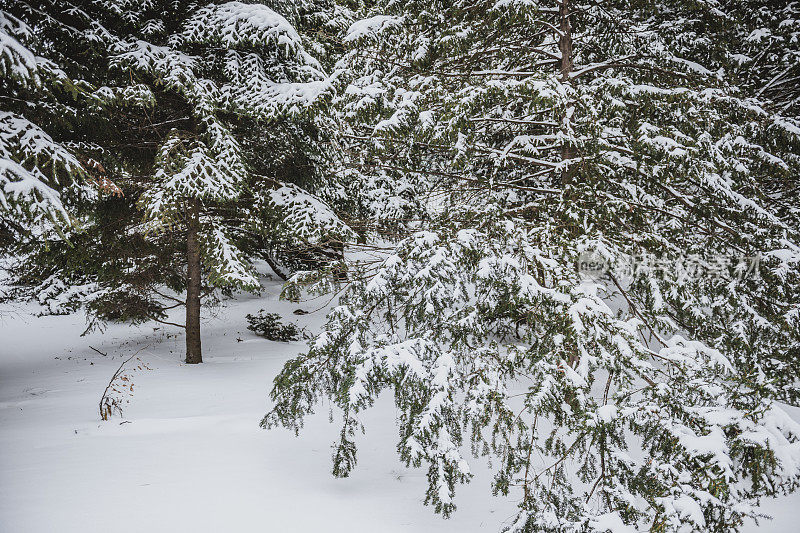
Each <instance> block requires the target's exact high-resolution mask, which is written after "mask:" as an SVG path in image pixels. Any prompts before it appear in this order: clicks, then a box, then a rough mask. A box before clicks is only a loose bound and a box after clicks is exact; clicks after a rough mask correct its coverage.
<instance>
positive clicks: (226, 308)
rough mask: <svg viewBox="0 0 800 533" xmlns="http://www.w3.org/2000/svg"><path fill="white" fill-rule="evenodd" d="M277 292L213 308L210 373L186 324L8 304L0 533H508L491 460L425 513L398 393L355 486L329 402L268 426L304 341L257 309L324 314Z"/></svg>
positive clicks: (789, 517) (788, 526)
mask: <svg viewBox="0 0 800 533" xmlns="http://www.w3.org/2000/svg"><path fill="white" fill-rule="evenodd" d="M279 289H280V287H279V285H278V284H277V283H275V282H269V283H267V285H266V288H265V290H264V292H263V293H262V295H261V296H260V297H252V296H243V297H239V298H237V299H236V300H233V301H228V302H226V303H225V304H224V305H223V306H222V307H221V308H219V309H216V310H215V311H214V312H213V313H211V314H206V316H205V319H204V322H203V328H204V330H203V350H204V358H205V361H206V362H205V363H204V364H202V365H197V366H189V365H185V364H182V363H181V355H182V353H183V337H182V336H181V335H179V334H178V335H176V330H174V329H173V328H169V327H154V326H153V325H144V326H141V327H130V326H125V325H111V326H110V327H109V328H108V329H107V330H106V332H105V333H104V334H101V333H98V332H95V333H91V334H88V335H86V336H85V337H80V336H79V335H80V333H81V332H82V331H83V330H84V328H85V323H84V317H83V316H82V315H81V314H76V315H71V316H49V317H40V318H39V317H35V316H32V315H31V314H30V311H31V310H33V307H25V306H20V307H18V308H15V309H14V310H13V312H12V313H11V314H9V313H8V311H9V309H7V308H6V309H4V311H5V312H4V313H2V316H1V317H0V531H2V532H3V533H16V532H21V533H32V532H59V533H69V532H81V533H92V532H100V531H102V532H108V531H113V532H115V533H116V532H127V531H132V532H142V531H157V532H160V531H171V532H172V531H192V532H205V531H209V532H211V531H213V532H219V531H230V532H248V531H259V532H263V531H270V532H273V531H275V532H284V531H286V532H318V531H328V532H340V531H341V532H345V531H346V532H348V533H359V532H369V533H373V532H381V533H383V532H394V531H403V532H436V531H453V532H459V533H468V532H471V531H492V532H495V531H499V530H500V529H501V528H502V525H503V524H504V523H505V522H506V521H507V520H508V519H509V518H510V517H511V516H512V515H513V513H514V505H513V502H509V501H505V500H503V499H502V498H494V497H492V496H491V494H490V492H489V480H490V476H489V474H488V471H487V470H485V469H483V468H482V466H481V465H482V463H481V462H480V461H477V460H476V461H474V465H473V466H474V470H475V471H476V473H477V475H476V477H475V479H474V480H473V482H472V483H471V484H470V485H468V486H465V487H461V488H460V490H459V491H458V494H457V500H456V501H457V503H458V505H459V509H458V510H457V511H456V513H455V514H454V516H453V517H452V518H451V519H449V520H443V519H442V518H441V517H439V516H437V515H435V514H434V513H433V512H432V510H431V509H430V508H428V507H424V506H423V505H422V499H423V495H424V490H425V473H424V471H421V470H409V469H407V468H404V467H403V466H402V465H401V464H400V463H399V462H398V460H397V458H396V454H395V442H396V439H395V426H394V409H393V406H392V404H391V399H390V398H388V397H387V398H383V401H381V402H380V403H379V405H377V406H376V408H375V409H373V410H371V411H369V412H368V413H366V414H365V417H364V422H365V425H366V427H367V434H366V435H365V436H361V437H360V439H359V442H360V446H359V464H358V466H357V467H356V469H355V472H354V473H353V475H352V476H351V477H350V478H348V479H334V478H333V477H332V476H331V475H330V470H331V461H330V455H331V448H330V446H331V444H332V443H333V441H334V439H335V438H336V433H337V426H336V425H330V424H329V423H328V409H327V407H323V408H321V409H320V411H319V412H318V414H317V415H315V416H314V417H312V418H311V419H309V420H308V423H307V425H306V428H305V430H304V431H303V432H301V434H300V437H299V438H298V437H295V436H294V435H293V434H291V433H290V432H287V431H285V430H270V431H265V430H262V429H260V428H259V427H258V422H259V420H260V418H261V416H262V415H263V414H264V412H266V410H267V409H268V408H269V405H270V404H269V400H268V397H267V393H268V390H269V388H270V385H271V382H272V378H273V377H274V376H275V375H276V373H277V372H278V371H279V370H280V368H281V366H282V364H283V363H284V361H286V360H287V359H288V358H290V357H292V356H293V355H295V354H296V353H298V352H299V351H300V350H302V349H303V343H302V342H296V343H286V344H284V343H276V342H270V341H267V340H264V339H261V338H258V337H256V336H254V335H253V334H252V333H250V332H249V331H248V330H247V329H246V328H245V324H246V322H245V318H244V317H245V315H246V314H247V313H253V312H256V311H258V310H259V309H261V308H264V309H267V310H268V311H272V312H278V313H280V314H282V315H283V316H284V318H285V319H286V320H291V321H295V322H297V323H298V324H299V325H300V326H304V327H307V328H309V329H310V330H314V329H315V328H318V327H319V325H320V323H321V322H322V319H323V312H318V313H312V314H310V315H305V316H295V315H293V314H292V311H293V310H294V309H296V308H297V307H298V305H296V304H292V303H289V302H283V301H278V298H277V295H278V293H279ZM317 305H319V304H318V303H317V304H316V305H314V304H313V303H307V304H302V305H301V306H300V307H303V308H306V309H313V308H314V307H316V306H317ZM212 315H213V316H212ZM90 346H92V347H94V348H96V349H97V350H99V351H100V352H103V353H106V354H107V355H106V356H103V355H101V354H100V353H97V352H96V351H94V350H92V349H91V348H90ZM139 350H141V352H140V354H139V358H140V359H141V361H142V362H143V363H145V364H146V365H147V367H149V369H142V370H141V371H137V372H135V373H134V374H133V377H132V380H133V382H134V392H133V395H132V396H130V403H129V404H127V405H126V407H125V410H124V415H125V416H124V418H119V417H118V416H117V417H115V418H113V419H112V420H111V421H108V422H102V421H100V419H99V415H98V401H99V399H100V396H101V394H102V392H103V390H104V389H105V387H106V384H107V383H108V380H109V378H110V377H111V375H112V374H113V373H114V371H115V370H116V369H117V367H118V366H119V364H120V362H121V361H122V360H124V358H127V357H128V356H130V355H131V354H133V353H134V352H136V351H139ZM765 512H767V513H770V514H773V515H775V516H776V519H775V520H774V521H772V522H769V523H764V524H762V528H763V529H765V530H768V531H772V532H790V531H797V527H796V526H797V520H798V519H800V497H799V495H795V496H792V497H790V498H786V499H783V500H780V501H775V502H769V503H768V504H767V505H766V506H765ZM748 530H749V531H757V530H759V528H757V527H755V526H751V527H750V528H748Z"/></svg>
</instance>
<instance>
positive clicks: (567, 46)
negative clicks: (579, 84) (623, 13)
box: [558, 0, 576, 185]
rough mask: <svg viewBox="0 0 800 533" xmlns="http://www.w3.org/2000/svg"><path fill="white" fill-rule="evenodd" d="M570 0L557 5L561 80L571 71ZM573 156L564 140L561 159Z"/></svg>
mask: <svg viewBox="0 0 800 533" xmlns="http://www.w3.org/2000/svg"><path fill="white" fill-rule="evenodd" d="M569 5H570V0H561V4H560V5H559V6H558V18H559V22H560V24H559V25H560V28H559V29H560V30H561V35H560V37H559V39H558V49H559V51H560V52H561V62H560V63H559V69H560V70H561V80H562V81H564V82H568V81H569V75H570V73H572V70H573V68H574V64H573V62H572V24H571V22H570V10H569ZM571 109H572V106H569V107H568V108H567V114H566V116H565V117H564V126H567V124H568V123H569V112H570V111H571ZM573 157H575V150H574V148H573V147H572V146H570V144H569V143H567V142H565V143H564V145H563V146H562V147H561V160H562V161H566V160H567V159H572V158H573ZM575 171H576V168H575V165H570V166H569V167H568V168H567V169H566V170H565V171H564V173H563V174H562V175H561V183H563V184H565V185H566V184H567V183H570V182H572V178H573V177H574V176H575Z"/></svg>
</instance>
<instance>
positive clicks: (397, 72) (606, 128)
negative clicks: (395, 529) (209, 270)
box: [262, 0, 800, 532]
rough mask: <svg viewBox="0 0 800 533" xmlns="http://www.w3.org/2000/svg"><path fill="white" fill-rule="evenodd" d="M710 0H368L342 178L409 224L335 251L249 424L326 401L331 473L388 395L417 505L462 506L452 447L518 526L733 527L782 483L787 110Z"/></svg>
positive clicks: (795, 373)
mask: <svg viewBox="0 0 800 533" xmlns="http://www.w3.org/2000/svg"><path fill="white" fill-rule="evenodd" d="M675 13H684V14H687V13H688V14H691V16H689V17H680V16H676V17H672V18H670V16H669V14H675ZM720 13H722V15H725V13H724V12H723V11H721V10H719V5H718V3H717V2H695V1H689V0H687V1H682V0H664V1H661V2H648V1H641V2H639V1H633V2H631V1H624V2H623V1H615V0H601V1H597V2H581V1H573V0H553V1H547V0H528V1H509V2H496V1H495V0H491V1H487V2H483V1H474V0H473V1H466V0H463V1H455V2H417V1H411V2H397V1H383V2H378V5H377V6H376V7H375V8H374V9H373V10H371V11H370V12H368V13H367V14H366V16H365V18H364V19H363V20H360V21H358V22H356V23H355V24H353V25H352V26H351V27H350V28H349V31H348V32H347V34H346V36H345V37H344V41H345V42H346V43H349V44H350V45H351V46H352V48H351V51H350V52H348V53H347V55H346V56H345V57H344V59H343V60H342V61H341V62H340V64H339V71H340V72H342V76H343V80H344V83H345V87H343V89H342V90H341V91H340V94H341V95H342V97H341V99H340V101H339V102H338V105H339V107H340V110H341V113H342V115H343V116H345V117H346V118H347V119H348V120H349V121H350V124H351V128H352V130H351V132H350V133H348V134H347V140H348V142H349V143H351V146H354V147H357V148H356V149H354V150H352V152H353V153H354V157H352V159H351V166H352V169H353V170H352V172H353V174H352V175H353V176H358V177H360V178H359V179H363V181H362V183H363V186H362V189H363V191H364V194H363V199H362V203H365V204H368V205H372V206H381V205H383V206H387V207H389V206H393V205H394V206H398V205H400V206H402V207H403V210H405V211H406V212H401V211H395V212H394V213H392V214H391V215H390V216H388V217H387V216H386V207H380V208H379V209H378V212H376V213H375V215H374V217H375V219H376V221H378V219H379V218H380V217H384V219H385V220H388V221H390V222H391V221H392V220H394V227H395V228H401V229H405V230H407V231H408V230H414V231H410V234H409V236H408V237H406V238H404V239H402V240H401V241H400V242H399V244H397V245H396V246H395V247H394V248H393V249H392V250H390V251H389V252H388V253H387V255H386V257H385V258H383V259H382V260H381V261H379V262H378V263H377V264H361V265H359V264H355V265H353V269H354V273H353V276H352V277H353V279H354V280H355V281H354V282H353V283H351V284H350V285H349V286H348V287H347V289H346V290H345V291H344V292H343V295H342V297H341V299H340V305H338V306H337V307H335V308H334V310H333V311H332V312H331V314H330V315H329V320H328V323H327V325H326V326H325V329H324V332H323V333H322V334H321V335H320V336H319V337H318V338H317V339H316V340H315V341H314V342H312V343H311V345H310V349H309V351H308V353H306V354H303V355H301V356H300V357H298V358H297V359H294V360H292V361H290V362H289V363H288V364H287V365H286V367H285V368H284V370H283V372H282V373H281V374H280V375H279V376H278V378H277V379H276V381H275V387H274V389H273V391H272V398H273V399H274V401H275V406H274V408H273V409H272V410H271V411H270V412H269V413H268V414H267V415H266V416H265V417H264V420H263V421H262V425H264V426H275V425H283V426H286V427H289V428H292V429H294V430H296V431H297V430H299V428H300V427H301V425H302V420H303V417H304V416H305V415H307V414H309V413H311V412H313V410H314V409H315V407H316V405H317V403H319V402H320V401H322V400H323V399H325V398H327V399H329V400H330V401H331V402H332V403H334V404H335V405H337V406H338V407H339V408H340V409H341V413H342V417H343V418H342V430H341V437H340V439H339V441H338V443H337V444H336V446H335V452H334V456H333V463H334V467H333V469H334V474H335V475H340V476H346V475H347V474H348V473H349V472H350V470H351V469H352V468H353V467H354V465H355V462H356V445H355V442H354V435H355V432H356V430H357V429H359V428H361V427H362V426H361V422H360V420H359V413H360V412H361V411H363V410H364V409H367V408H369V407H370V406H371V405H372V404H373V403H374V401H375V399H376V398H377V396H378V395H379V394H380V393H381V392H382V391H383V390H385V389H390V390H392V391H393V394H394V398H395V403H396V407H397V410H398V411H397V412H398V417H399V425H400V428H399V442H398V447H397V449H398V452H399V454H400V457H401V459H402V460H403V461H404V462H405V463H406V464H408V465H413V466H417V467H419V466H423V465H425V466H426V467H427V473H428V474H427V475H428V483H429V486H428V490H427V493H426V503H429V504H432V505H433V506H434V507H435V509H436V510H437V511H440V512H442V513H444V514H445V515H447V514H449V513H450V512H451V511H453V510H454V509H455V501H454V491H455V487H456V485H457V484H458V483H462V482H466V481H468V480H469V479H470V478H471V476H472V474H471V471H470V465H469V461H468V459H467V457H466V454H465V448H467V447H469V448H470V449H471V451H472V452H473V453H474V454H475V455H480V456H488V457H490V458H492V461H491V464H492V467H493V470H494V473H495V477H494V484H493V491H494V492H495V493H499V494H503V495H511V496H513V497H515V498H516V499H517V500H518V501H519V509H520V510H519V514H518V516H517V519H516V520H515V521H514V522H513V523H512V524H511V525H510V526H508V528H507V529H508V530H509V531H598V532H600V531H608V530H613V531H617V530H623V529H626V528H628V530H633V529H636V530H639V529H650V530H654V531H733V530H737V529H738V528H739V527H740V526H741V525H742V524H743V523H744V520H745V519H746V518H748V517H757V516H758V509H757V506H758V503H759V502H760V500H761V498H762V497H764V496H772V495H775V494H779V493H782V492H784V491H788V490H793V489H794V488H795V487H796V486H797V484H798V480H800V426H798V425H797V424H796V423H795V422H793V421H792V420H791V419H790V418H789V417H788V415H787V414H786V413H785V412H784V411H783V410H782V408H781V407H780V405H779V404H778V403H777V401H778V400H786V401H791V402H796V401H797V392H798V391H797V389H796V385H797V383H798V381H797V380H798V377H800V365H798V363H797V361H798V358H797V355H798V349H800V294H798V292H797V290H796V287H797V285H798V282H800V237H798V229H799V228H798V226H797V217H796V212H797V211H796V209H794V210H792V208H791V206H792V205H795V206H796V204H797V199H798V197H797V190H796V189H795V190H792V188H791V187H790V186H788V184H790V183H792V182H796V181H797V178H798V175H800V174H799V173H800V159H799V158H798V156H797V154H798V153H800V152H799V151H798V150H799V149H800V128H799V126H800V124H798V122H797V121H796V120H795V119H793V118H791V117H788V116H783V115H782V114H781V111H780V109H777V111H776V107H775V106H773V105H772V104H771V102H770V101H766V100H759V99H758V98H756V96H757V95H756V91H752V90H749V89H748V90H743V88H742V87H740V86H738V85H737V83H739V81H737V78H736V76H735V75H734V74H733V69H732V67H731V63H730V62H729V59H730V58H732V57H733V55H734V53H733V52H731V48H733V49H734V50H735V46H734V44H735V43H734V44H731V42H733V41H730V40H729V41H724V40H723V41H718V40H716V39H717V38H719V39H722V38H723V37H724V35H744V34H747V33H748V27H747V26H746V23H747V22H746V21H741V20H736V19H733V18H725V17H722V15H720ZM720 17H722V18H720ZM698 20H709V21H710V20H716V21H717V22H719V21H722V22H724V23H723V24H720V25H718V26H716V28H718V30H715V29H714V28H715V26H712V25H706V26H704V27H705V28H707V31H708V32H709V33H708V34H702V33H698V31H699V28H700V26H701V25H698V23H697V21H698ZM733 24H740V26H738V27H736V28H731V25H733ZM714 31H718V33H714ZM728 32H731V33H728ZM697 37H702V39H703V41H701V43H700V46H698V45H697V44H696V42H695V40H693V39H695V38H697ZM705 41H708V42H710V43H713V45H714V46H706V47H705V48H704V47H703V46H702V43H703V42H705ZM726 47H728V48H727V49H726ZM735 51H736V52H738V51H737V50H735ZM748 93H749V94H750V95H751V96H752V97H747V96H746V95H747V94H748ZM398 180H401V181H399V182H400V183H402V184H403V190H402V191H400V190H397V189H394V190H390V189H389V188H388V187H387V186H386V184H389V183H394V184H395V185H396V184H397V183H398ZM403 195H407V196H406V197H405V198H404V197H403ZM375 199H380V200H381V201H380V202H377V203H376V202H374V200H375ZM366 211H367V212H369V209H367V210H366ZM380 211H383V212H380ZM756 263H757V265H756ZM624 264H628V265H629V266H630V268H626V269H622V268H620V265H624ZM578 265H588V266H589V267H590V270H588V271H587V270H583V271H582V270H581V269H579V268H577V266H578ZM756 266H757V268H754V267H756ZM302 281H303V280H302V279H299V278H298V279H297V282H298V283H301V282H302ZM329 287H330V284H329V283H325V282H323V283H320V284H318V285H317V286H312V289H317V290H325V289H327V288H329ZM631 528H633V529H631Z"/></svg>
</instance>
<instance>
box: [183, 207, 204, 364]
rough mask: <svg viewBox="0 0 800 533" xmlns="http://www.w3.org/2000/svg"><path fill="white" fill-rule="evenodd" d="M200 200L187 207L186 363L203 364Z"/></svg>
mask: <svg viewBox="0 0 800 533" xmlns="http://www.w3.org/2000/svg"><path fill="white" fill-rule="evenodd" d="M199 230H200V200H198V199H197V198H191V199H189V200H188V201H187V206H186V263H187V267H186V362H187V363H189V364H197V363H202V362H203V353H202V348H201V345H200V284H201V278H200V241H199V240H198V236H197V234H198V232H199Z"/></svg>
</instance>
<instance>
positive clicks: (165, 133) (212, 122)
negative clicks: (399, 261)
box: [18, 0, 349, 362]
mask: <svg viewBox="0 0 800 533" xmlns="http://www.w3.org/2000/svg"><path fill="white" fill-rule="evenodd" d="M310 4H311V3H309V5H310ZM303 5H304V6H305V9H307V10H308V9H310V7H309V6H306V5H305V4H303ZM287 6H288V7H291V6H290V4H286V5H284V4H281V3H277V4H276V5H275V9H272V8H271V7H268V6H266V5H264V4H262V3H243V2H215V3H209V4H207V5H205V4H198V3H197V2H189V1H186V2H184V1H179V2H159V1H150V2H138V1H129V0H104V1H100V2H87V3H81V2H55V1H53V2H48V5H47V6H46V8H45V9H43V10H35V9H26V8H25V7H24V6H22V5H21V4H20V6H18V11H19V12H20V13H21V15H20V16H22V14H27V15H28V16H29V17H30V18H31V19H32V23H33V21H35V22H36V24H38V25H39V26H40V27H45V26H47V25H48V24H51V21H56V22H55V23H52V24H54V25H57V26H58V27H60V28H64V27H69V28H70V29H71V32H72V35H71V37H72V38H73V39H74V42H73V43H69V44H65V43H62V42H53V43H52V44H53V49H52V51H51V54H52V55H53V59H52V61H53V62H54V63H55V64H64V65H73V64H74V63H76V62H78V61H82V62H85V63H87V64H88V65H86V67H87V69H86V70H87V72H88V74H87V77H89V76H91V81H92V85H93V87H94V89H93V93H94V94H97V95H99V96H100V97H103V106H104V109H105V111H106V118H107V120H108V122H109V124H110V125H111V128H110V129H109V130H104V131H103V134H102V135H97V136H96V138H95V139H94V142H95V144H94V147H95V149H96V150H97V152H99V155H98V156H97V159H98V160H99V161H101V162H102V164H103V165H104V167H105V168H108V169H109V173H111V174H113V175H114V176H115V180H116V181H115V182H117V183H119V184H120V186H121V187H122V191H123V193H124V195H123V196H122V197H117V198H110V199H109V200H108V201H107V202H106V203H105V204H104V205H102V206H98V207H95V206H89V207H88V208H86V209H85V210H84V212H83V215H84V218H83V225H82V227H81V235H80V236H76V237H75V238H76V239H78V240H80V242H81V243H82V244H83V247H82V248H80V249H78V250H75V251H71V250H68V249H65V248H64V247H60V246H56V247H55V249H54V248H53V247H50V246H47V247H44V246H39V247H36V248H35V249H34V251H33V253H34V255H32V256H29V257H33V258H36V259H37V261H33V263H34V264H36V265H37V266H38V265H39V264H42V265H43V266H42V268H41V269H38V268H37V269H35V270H36V275H35V276H33V277H34V278H36V277H38V278H39V279H43V280H44V282H45V283H44V285H43V286H41V287H40V290H39V291H38V292H39V293H40V294H39V296H42V297H44V299H45V300H46V301H48V303H49V301H55V303H56V306H57V307H59V306H60V304H61V303H67V304H77V303H78V302H80V303H86V304H88V306H89V307H90V309H93V310H94V311H95V314H96V316H98V317H100V318H104V319H121V320H142V319H155V320H164V319H165V314H164V313H165V311H166V310H168V309H170V308H172V307H175V306H176V305H178V304H180V303H182V302H181V300H180V299H178V298H176V297H175V296H176V295H175V293H176V292H181V291H183V290H185V291H186V293H187V296H186V300H185V302H183V303H185V305H186V308H187V322H186V324H185V325H184V326H185V327H186V330H187V334H188V335H187V361H189V362H199V361H200V360H201V356H200V337H199V312H200V300H201V297H202V296H203V295H204V294H206V293H208V292H209V291H211V290H212V289H214V288H220V289H222V290H224V291H232V290H239V289H247V290H254V289H257V288H258V280H257V278H256V276H255V273H254V270H253V268H252V265H251V263H250V257H252V256H254V255H259V254H261V253H262V252H264V253H269V252H270V250H266V251H265V250H264V248H265V247H269V246H270V245H271V243H273V242H281V243H285V242H291V241H294V245H295V246H296V247H297V248H300V249H305V248H314V247H316V246H322V244H321V243H325V242H327V241H329V240H331V239H336V238H340V237H341V236H342V234H344V233H346V232H347V231H349V230H348V228H347V227H346V226H345V225H344V224H343V223H341V222H340V221H339V220H338V218H337V217H336V216H335V215H334V214H333V211H332V209H331V208H330V207H329V206H328V205H327V203H326V201H325V199H324V198H320V197H318V196H316V195H314V194H312V193H311V192H309V191H310V190H314V191H317V190H321V191H323V192H324V191H326V190H336V186H334V185H333V184H332V183H330V180H329V179H328V176H327V175H326V174H325V168H326V167H325V165H326V163H325V160H326V157H327V155H326V150H328V149H329V148H328V147H327V145H326V139H327V136H328V135H329V133H328V132H325V131H323V129H322V126H321V123H320V122H319V121H317V116H316V113H314V114H312V113H311V111H312V110H315V111H316V110H319V109H320V108H321V107H324V104H325V103H326V102H327V101H328V100H329V99H330V86H329V82H328V80H327V77H326V74H325V72H324V71H323V68H322V67H321V65H320V63H319V62H318V61H317V60H316V59H315V58H314V56H313V55H312V54H311V53H309V52H308V51H307V49H306V45H307V44H308V42H310V40H309V39H308V38H304V37H302V36H301V35H300V34H299V33H298V31H297V29H296V28H295V26H294V25H293V24H292V23H290V22H289V20H288V19H287V18H286V17H284V16H283V15H282V14H279V12H278V11H276V10H277V9H284V8H286V9H287V16H288V17H289V18H291V19H292V20H294V22H295V23H299V22H302V21H303V19H302V17H301V14H302V13H300V12H299V11H298V10H296V9H288V7H287ZM295 7H296V6H295ZM55 40H56V39H53V41H55ZM294 165H297V166H299V167H300V168H292V167H293V166H294ZM303 187H307V188H308V189H304V188H303ZM142 216H143V219H142V218H141V217H142ZM109 228H114V232H110V231H109ZM181 247H182V248H183V250H181V249H180V248H181ZM283 248H285V246H283ZM283 248H282V250H283ZM283 251H284V254H285V250H283ZM87 255H88V256H89V257H88V258H87V257H85V256H87ZM184 269H186V270H185V273H184ZM28 270H31V269H28ZM25 274H26V275H27V274H28V272H26V273H25ZM31 281H32V280H31ZM75 287H81V289H80V290H77V291H76V290H75ZM165 289H167V290H166V291H165ZM55 296H57V297H55ZM71 306H72V305H67V307H71Z"/></svg>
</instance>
